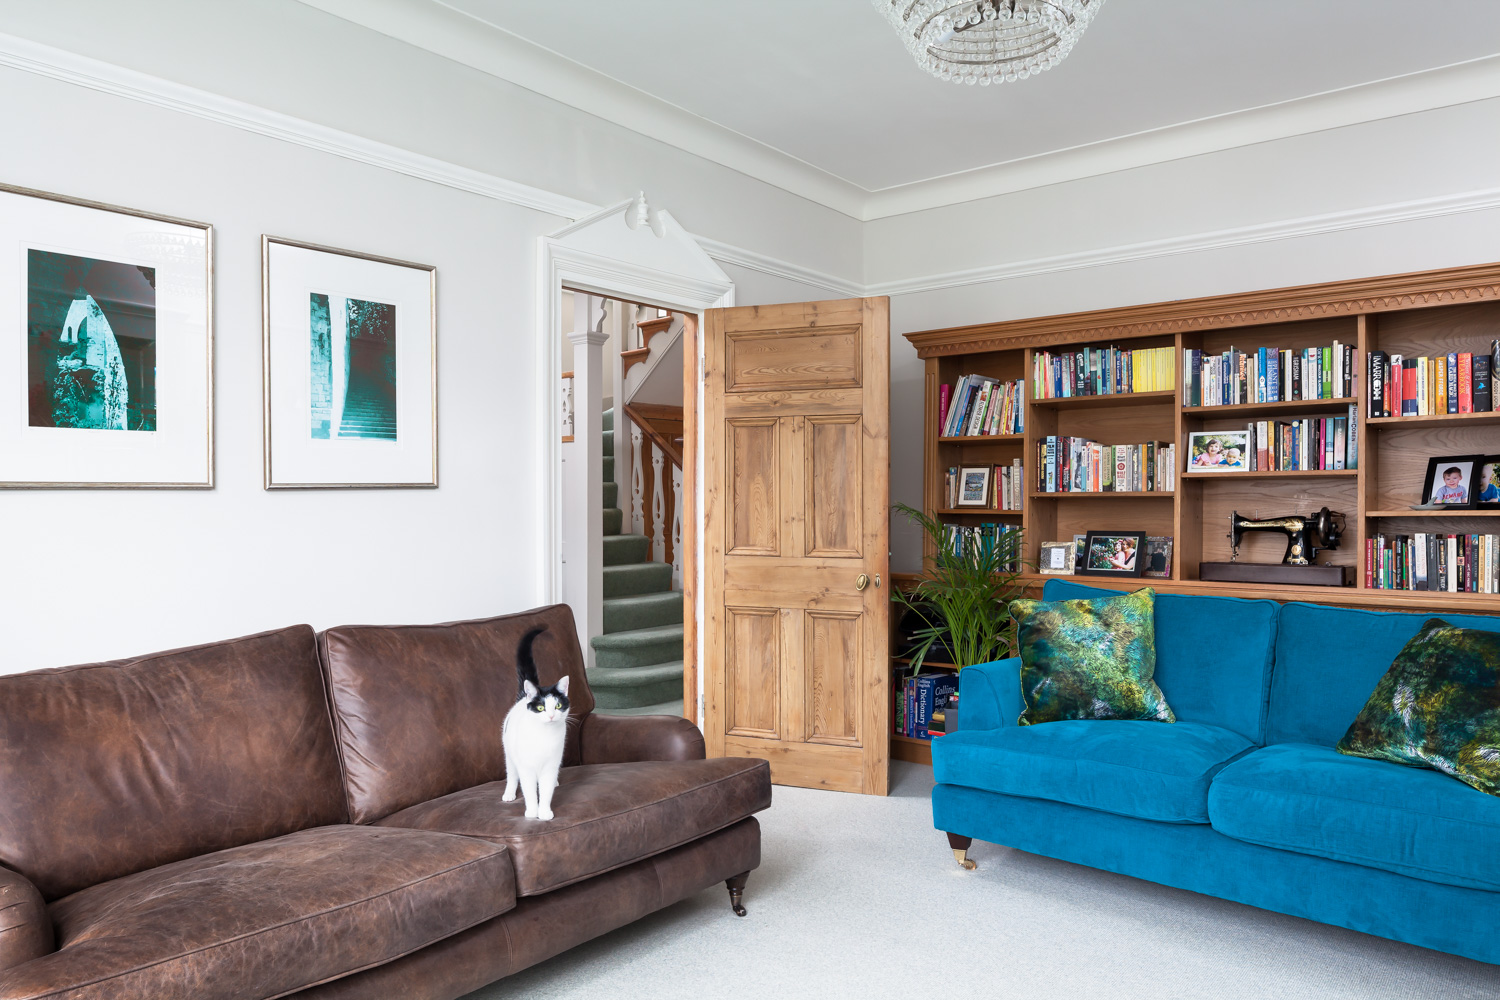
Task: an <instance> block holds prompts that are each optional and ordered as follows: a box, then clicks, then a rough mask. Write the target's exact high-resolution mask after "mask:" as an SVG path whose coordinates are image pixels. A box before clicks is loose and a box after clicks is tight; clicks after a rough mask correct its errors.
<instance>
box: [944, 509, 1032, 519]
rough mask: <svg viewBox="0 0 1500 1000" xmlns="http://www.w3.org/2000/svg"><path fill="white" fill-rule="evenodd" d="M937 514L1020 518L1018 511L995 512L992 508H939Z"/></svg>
mask: <svg viewBox="0 0 1500 1000" xmlns="http://www.w3.org/2000/svg"><path fill="white" fill-rule="evenodd" d="M937 513H938V514H941V515H942V516H944V517H953V516H956V515H958V514H984V515H986V516H988V517H1020V516H1021V512H1020V511H1018V510H996V509H995V508H993V507H939V508H938V509H937Z"/></svg>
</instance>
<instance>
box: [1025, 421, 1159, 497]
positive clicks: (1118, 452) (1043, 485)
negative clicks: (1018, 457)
mask: <svg viewBox="0 0 1500 1000" xmlns="http://www.w3.org/2000/svg"><path fill="white" fill-rule="evenodd" d="M1036 451H1037V455H1036V458H1037V476H1036V489H1037V492H1038V493H1142V492H1171V491H1172V490H1174V489H1176V488H1177V446H1176V445H1175V444H1164V443H1163V442H1161V441H1147V442H1145V443H1144V444H1100V443H1099V442H1098V441H1090V440H1088V439H1087V438H1077V437H1060V436H1057V435H1048V436H1047V437H1045V438H1043V439H1042V440H1040V441H1038V442H1037V443H1036Z"/></svg>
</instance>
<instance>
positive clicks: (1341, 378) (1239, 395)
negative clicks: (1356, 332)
mask: <svg viewBox="0 0 1500 1000" xmlns="http://www.w3.org/2000/svg"><path fill="white" fill-rule="evenodd" d="M1354 354H1355V352H1354V348H1353V347H1352V346H1351V345H1349V344H1340V343H1339V342H1338V341H1336V340H1335V341H1334V342H1333V343H1332V344H1331V345H1330V346H1328V347H1308V348H1303V349H1289V348H1279V347H1258V348H1256V349H1255V350H1253V351H1239V350H1236V349H1235V348H1233V347H1231V348H1230V349H1229V350H1227V351H1225V352H1223V353H1222V354H1204V353H1203V352H1202V351H1195V350H1184V351H1183V352H1182V368H1183V371H1184V372H1186V374H1185V375H1184V376H1183V405H1185V406H1233V405H1236V404H1239V403H1285V402H1293V401H1296V400H1305V399H1347V398H1349V397H1350V396H1353V395H1354V372H1355V370H1356V369H1355V367H1354Z"/></svg>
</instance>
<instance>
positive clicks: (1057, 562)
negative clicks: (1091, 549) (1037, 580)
mask: <svg viewBox="0 0 1500 1000" xmlns="http://www.w3.org/2000/svg"><path fill="white" fill-rule="evenodd" d="M1074 551H1075V550H1074V547H1073V543H1072V542H1043V543H1042V553H1041V558H1039V559H1038V560H1037V571H1038V572H1039V573H1042V574H1043V575H1045V576H1071V575H1072V574H1073V554H1074Z"/></svg>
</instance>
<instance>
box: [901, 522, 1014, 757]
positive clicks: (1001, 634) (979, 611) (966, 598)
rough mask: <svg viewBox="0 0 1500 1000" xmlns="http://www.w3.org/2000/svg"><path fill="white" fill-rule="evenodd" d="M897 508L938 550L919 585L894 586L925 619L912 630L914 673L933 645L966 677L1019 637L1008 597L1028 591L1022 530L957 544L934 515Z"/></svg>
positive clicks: (926, 563) (1004, 653)
mask: <svg viewBox="0 0 1500 1000" xmlns="http://www.w3.org/2000/svg"><path fill="white" fill-rule="evenodd" d="M894 509H895V510H896V511H897V512H899V513H901V514H903V515H904V516H905V517H906V518H907V519H908V520H910V521H911V522H912V523H913V524H916V525H917V526H919V527H920V528H921V529H922V533H923V534H924V535H926V536H927V539H928V541H929V542H930V543H931V544H930V545H929V548H931V549H932V550H933V554H932V555H930V556H928V557H927V558H926V559H924V560H923V567H922V575H921V578H920V579H919V580H918V581H917V583H916V584H915V585H914V586H912V587H909V588H900V587H896V588H892V590H891V600H892V601H893V602H894V603H895V604H897V605H898V606H900V607H901V608H903V609H905V610H906V611H908V612H910V614H911V615H912V616H913V617H915V618H916V619H917V620H918V621H919V622H920V623H921V625H920V627H918V628H917V629H915V630H913V631H912V632H910V633H909V635H908V636H907V640H908V641H909V642H910V644H911V645H910V647H909V650H908V655H909V656H910V658H911V672H912V674H913V676H915V675H916V674H918V673H920V672H921V669H922V665H923V663H925V662H926V661H927V658H928V656H930V655H931V654H932V653H933V652H934V650H943V651H946V652H947V653H948V655H949V656H951V657H952V662H953V665H954V666H956V667H957V668H958V670H959V672H960V676H961V675H962V671H963V668H964V667H966V666H971V665H973V664H976V663H989V662H991V661H992V660H997V659H1000V658H1002V657H1004V656H1007V655H1009V654H1010V652H1011V650H1012V648H1013V646H1014V641H1015V623H1014V622H1013V621H1012V620H1011V617H1010V612H1009V607H1010V602H1011V601H1013V600H1015V599H1016V598H1018V597H1020V596H1021V595H1022V593H1023V592H1024V591H1025V585H1024V584H1023V583H1022V581H1021V574H1020V569H1019V567H1020V566H1021V565H1022V563H1021V533H1020V532H1019V531H1012V532H1004V533H998V534H996V535H995V536H993V537H990V538H985V539H974V538H972V537H967V536H960V538H961V539H962V541H961V542H959V543H955V542H953V541H951V540H950V539H949V537H948V527H947V525H945V524H943V523H942V522H941V521H939V520H937V519H936V518H934V517H932V516H930V515H928V514H925V513H923V512H922V511H920V510H917V509H916V508H914V507H909V506H907V505H906V504H899V503H898V504H896V505H895V506H894ZM948 728H950V729H951V728H952V725H951V722H950V723H949V727H948Z"/></svg>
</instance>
